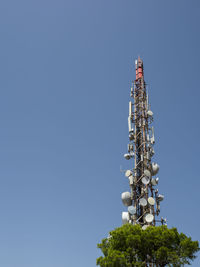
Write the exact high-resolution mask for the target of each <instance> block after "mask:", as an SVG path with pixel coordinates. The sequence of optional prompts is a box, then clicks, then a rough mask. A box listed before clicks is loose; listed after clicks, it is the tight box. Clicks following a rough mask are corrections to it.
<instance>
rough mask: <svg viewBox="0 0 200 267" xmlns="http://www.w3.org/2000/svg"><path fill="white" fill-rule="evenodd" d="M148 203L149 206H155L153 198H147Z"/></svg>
mask: <svg viewBox="0 0 200 267" xmlns="http://www.w3.org/2000/svg"><path fill="white" fill-rule="evenodd" d="M148 202H149V205H151V206H154V204H155V199H154V198H153V197H149V198H148Z"/></svg>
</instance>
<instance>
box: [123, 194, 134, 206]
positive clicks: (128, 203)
mask: <svg viewBox="0 0 200 267" xmlns="http://www.w3.org/2000/svg"><path fill="white" fill-rule="evenodd" d="M121 199H122V202H123V204H124V205H125V206H127V207H128V206H131V204H132V200H131V193H130V192H124V193H122V194H121Z"/></svg>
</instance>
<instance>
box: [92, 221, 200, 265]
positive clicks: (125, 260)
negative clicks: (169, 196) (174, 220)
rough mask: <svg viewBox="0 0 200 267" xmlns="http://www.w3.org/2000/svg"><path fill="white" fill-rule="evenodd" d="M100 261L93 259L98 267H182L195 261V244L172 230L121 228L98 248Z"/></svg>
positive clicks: (111, 233) (157, 227)
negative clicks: (100, 253) (100, 252)
mask: <svg viewBox="0 0 200 267" xmlns="http://www.w3.org/2000/svg"><path fill="white" fill-rule="evenodd" d="M98 248H100V249H101V251H102V253H103V255H104V257H99V258H98V259H97V265H99V266H101V267H132V266H136V267H146V266H153V265H151V264H152V263H154V266H157V267H163V266H174V267H179V266H184V265H185V264H190V263H191V261H192V260H194V259H195V258H196V256H195V253H196V252H198V251H199V243H198V241H192V240H191V238H190V237H187V236H186V235H184V234H183V233H180V234H179V233H178V231H177V229H176V228H172V229H168V228H167V226H149V227H148V228H147V229H146V230H142V228H141V227H140V226H139V225H134V226H133V225H131V224H125V225H123V226H121V227H119V228H117V229H115V230H114V231H111V232H110V236H109V238H105V239H103V240H102V243H100V244H98Z"/></svg>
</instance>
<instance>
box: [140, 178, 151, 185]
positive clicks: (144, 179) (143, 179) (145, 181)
mask: <svg viewBox="0 0 200 267" xmlns="http://www.w3.org/2000/svg"><path fill="white" fill-rule="evenodd" d="M149 182H150V179H149V177H147V176H144V177H143V178H142V183H143V184H145V185H147V184H149Z"/></svg>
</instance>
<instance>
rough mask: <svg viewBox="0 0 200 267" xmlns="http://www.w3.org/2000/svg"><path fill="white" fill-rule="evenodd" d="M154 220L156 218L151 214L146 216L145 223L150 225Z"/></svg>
mask: <svg viewBox="0 0 200 267" xmlns="http://www.w3.org/2000/svg"><path fill="white" fill-rule="evenodd" d="M153 219H154V216H153V214H150V213H148V214H147V215H146V216H145V221H146V222H148V223H151V222H152V221H153Z"/></svg>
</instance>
